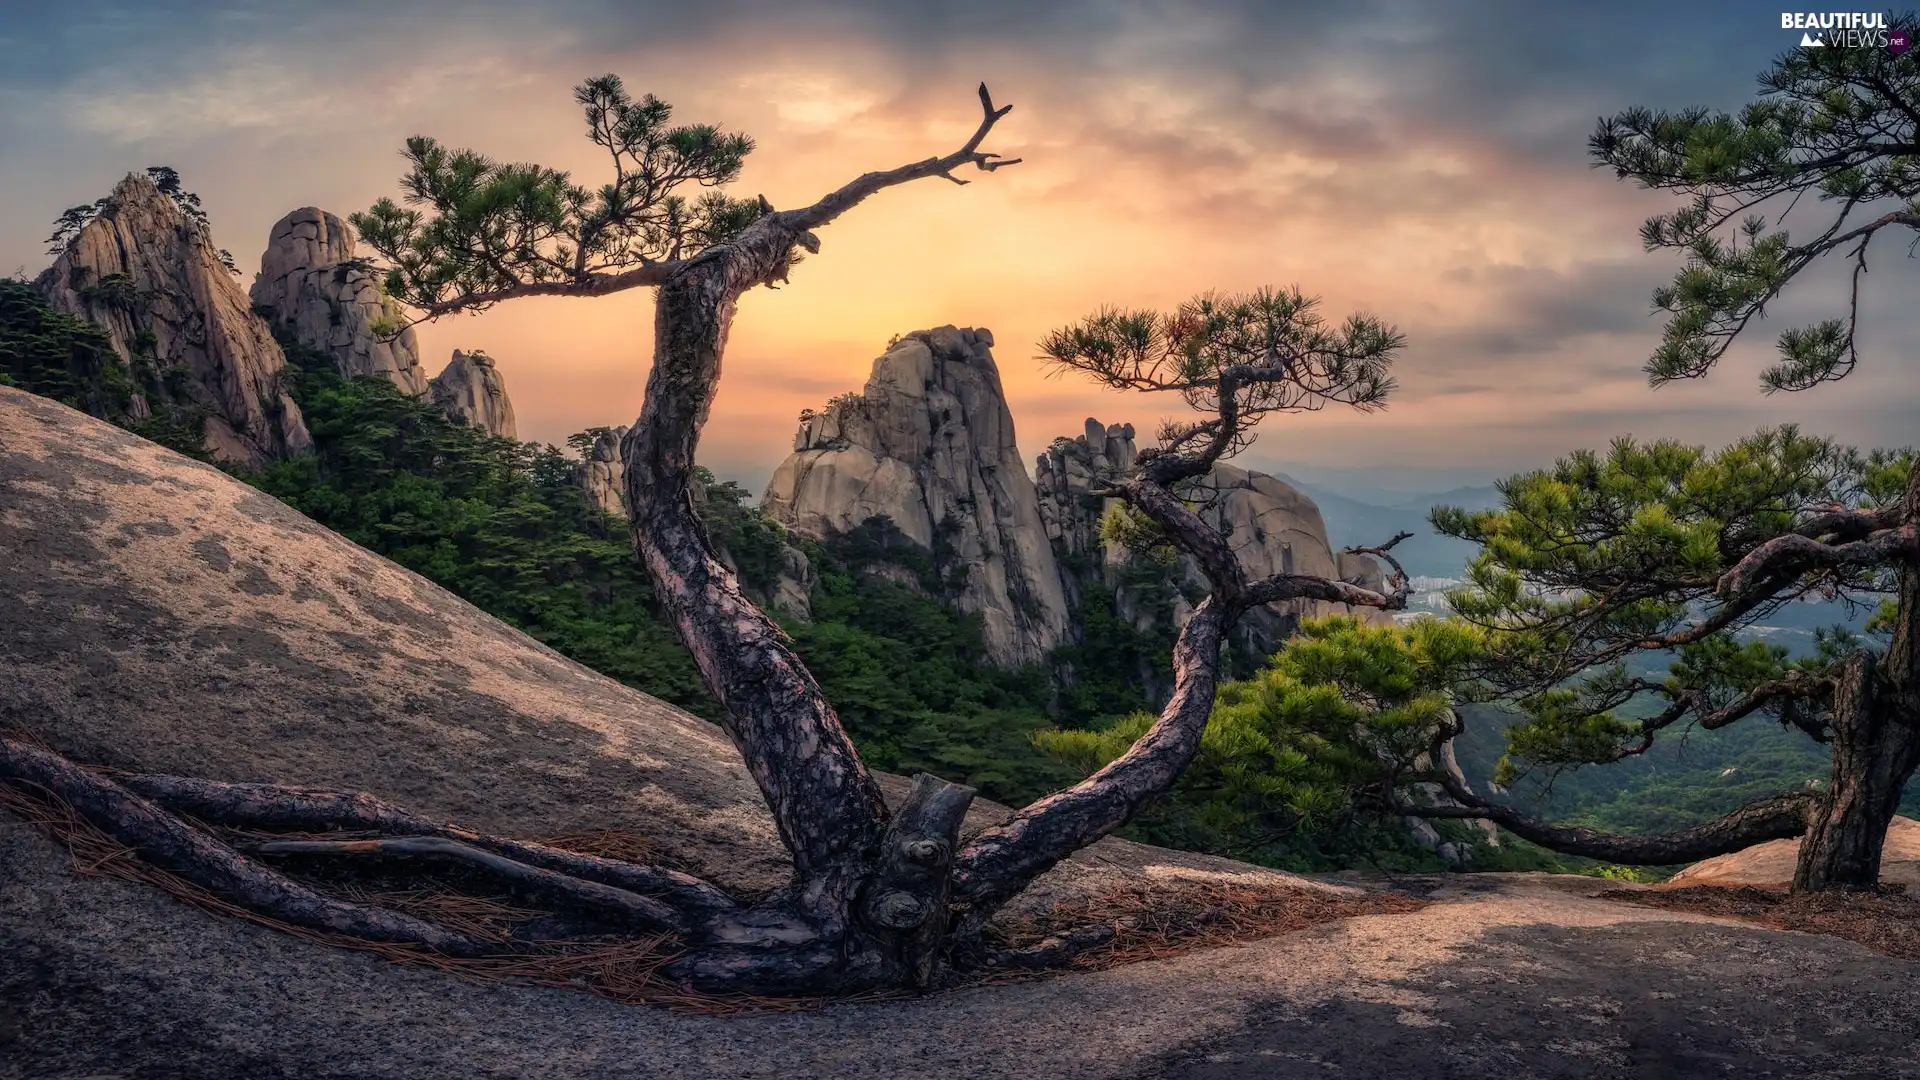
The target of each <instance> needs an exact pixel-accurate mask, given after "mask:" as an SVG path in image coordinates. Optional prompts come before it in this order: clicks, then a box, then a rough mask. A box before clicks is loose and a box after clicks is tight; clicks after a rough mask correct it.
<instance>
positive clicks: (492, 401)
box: [427, 349, 520, 439]
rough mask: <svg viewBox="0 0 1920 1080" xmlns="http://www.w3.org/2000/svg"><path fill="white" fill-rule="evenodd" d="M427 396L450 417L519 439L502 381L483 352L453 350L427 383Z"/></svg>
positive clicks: (504, 381) (505, 436) (483, 429)
mask: <svg viewBox="0 0 1920 1080" xmlns="http://www.w3.org/2000/svg"><path fill="white" fill-rule="evenodd" d="M427 395H428V397H429V398H430V399H431V400H432V401H433V403H434V404H435V405H438V406H439V407H440V410H441V411H442V412H444V413H446V414H447V415H448V416H449V417H451V418H453V419H454V420H458V421H459V422H460V423H463V424H465V425H467V426H468V427H472V428H479V429H480V430H481V431H484V432H486V433H487V434H489V435H498V436H501V437H503V438H508V439H516V438H519V436H520V432H519V429H518V428H517V427H516V426H515V424H514V422H513V402H512V401H511V400H509V399H508V397H507V383H506V380H505V379H503V378H502V377H501V376H500V368H499V367H498V366H496V365H495V364H494V362H493V357H491V356H488V355H487V354H486V353H483V352H479V351H478V350H476V351H474V352H461V351H460V350H459V349H455V350H453V359H452V360H449V361H448V362H447V366H446V367H445V368H443V369H441V371H440V374H438V375H435V376H434V377H433V380H432V381H431V382H429V383H428V384H427Z"/></svg>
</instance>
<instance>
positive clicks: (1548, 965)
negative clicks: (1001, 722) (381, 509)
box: [0, 387, 1920, 1080]
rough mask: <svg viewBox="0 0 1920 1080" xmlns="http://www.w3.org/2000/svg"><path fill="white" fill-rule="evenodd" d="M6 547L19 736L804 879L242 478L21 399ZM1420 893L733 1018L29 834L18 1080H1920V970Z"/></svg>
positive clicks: (10, 968)
mask: <svg viewBox="0 0 1920 1080" xmlns="http://www.w3.org/2000/svg"><path fill="white" fill-rule="evenodd" d="M0 551H4V552H6V553H7V555H8V557H7V558H6V559H4V560H0V671H4V672H5V675H6V677H5V678H0V723H5V724H11V725H15V726H20V727H25V728H26V729H27V730H28V731H29V732H30V733H32V734H34V735H35V736H37V737H39V738H41V739H43V740H45V741H48V742H51V743H53V744H55V745H56V746H58V747H59V748H61V749H63V750H65V751H67V752H68V753H71V754H73V755H76V756H78V757H81V758H83V759H86V760H90V761H96V762H100V763H103V764H108V765H115V766H120V767H124V768H132V769H142V770H166V771H171V772H181V773H192V774H196V775H202V776H209V777H213V778H216V779H224V780H263V781H264V780H271V781H276V782H281V783H295V784H305V785H310V786H316V787H341V788H353V789H361V790H367V791H371V792H372V793H374V794H377V795H381V796H383V797H386V798H388V799H392V800H394V801H396V802H399V803H402V804H403V805H408V806H411V807H413V808H415V809H418V810H421V811H423V812H425V813H428V814H432V815H436V816H440V817H444V818H448V819H451V820H454V821H458V822H461V823H463V824H466V825H469V826H472V827H477V828H482V829H486V830H489V831H496V832H502V833H509V834H517V835H521V836H543V835H555V834H563V833H579V832H586V831H591V830H593V829H597V828H627V829H635V828H637V829H641V830H644V831H646V832H648V833H650V834H651V835H652V836H653V837H654V838H655V839H656V840H657V842H658V843H659V844H660V845H661V846H662V847H663V848H664V849H666V851H667V852H668V853H669V854H673V855H678V856H680V857H683V858H687V859H688V860H689V861H691V862H693V863H694V864H695V866H696V867H697V868H699V869H700V870H701V871H702V872H704V873H706V874H707V875H708V876H710V877H714V878H717V879H720V880H723V881H725V882H727V883H728V884H731V885H736V886H741V887H754V886H761V885H766V884H770V883H777V882H778V881H779V880H780V879H781V877H782V874H783V869H782V865H781V859H780V857H779V852H778V848H777V844H776V843H775V841H774V837H773V830H772V828H771V826H770V823H769V822H768V821H767V820H766V817H765V814H764V813H763V812H762V811H761V809H760V806H759V798H758V795H757V793H756V792H754V791H753V789H752V786H751V784H750V782H749V781H748V779H747V776H746V774H745V771H744V770H743V769H742V768H741V767H740V765H739V762H738V758H737V755H735V753H734V751H733V749H732V747H731V746H730V745H729V744H728V743H727V740H726V739H725V737H724V736H723V735H722V734H721V733H720V732H719V731H718V730H717V729H715V728H713V727H711V726H709V725H707V724H705V723H704V722H702V721H700V720H697V719H695V718H693V717H690V716H687V715H686V714H684V713H680V712H678V711H677V710H674V709H672V708H670V707H668V706H666V705H663V704H661V703H659V702H657V701H654V700H653V699H651V698H648V697H646V696H645V695H643V694H639V693H636V692H634V691H632V690H628V689H626V688H624V687H622V686H619V685H618V684H615V683H613V682H610V681H609V680H606V679H604V678H601V677H599V676H597V675H594V674H592V673H591V672H588V671H586V670H584V669H582V668H579V667H578V666H576V665H573V664H571V663H569V662H568V661H566V660H564V659H562V658H561V657H559V656H557V655H555V654H554V653H552V652H551V651H549V650H546V649H544V648H543V647H541V646H540V645H538V644H536V643H534V642H532V641H531V640H529V639H527V638H526V637H524V636H522V635H520V634H518V633H516V632H514V631H513V630H511V629H509V628H507V627H506V626H504V625H502V624H500V623H498V622H496V621H494V620H493V619H491V618H488V617H487V616H485V615H483V614H481V613H480V612H478V611H476V610H474V609H473V608H471V607H469V606H467V605H466V604H464V603H462V602H461V601H459V600H457V599H456V598H454V597H452V596H450V595H448V594H446V593H445V592H443V591H441V590H439V589H438V588H436V587H434V586H433V585H431V584H429V583H427V582H425V581H424V580H422V579H420V578H418V577H416V576H414V575H413V574H410V573H408V572H406V571H404V570H400V569H398V568H397V567H394V566H393V565H392V564H390V563H387V562H385V561H384V560H381V559H379V558H377V557H375V556H373V555H370V554H368V553H366V552H364V551H362V550H360V549H358V548H356V547H354V546H353V545H351V544H349V543H347V542H346V541H345V540H343V539H341V538H339V537H337V536H334V535H333V534H331V533H328V532H327V531H325V530H323V529H321V528H319V527H318V526H316V525H314V524H312V523H311V522H309V521H307V520H306V519H305V518H303V517H301V516H300V515H298V514H296V513H294V512H293V511H291V510H289V509H287V508H286V507H285V506H283V505H281V504H280V503H278V502H276V501H275V500H273V499H270V498H268V497H266V496H264V495H261V494H258V493H256V492H254V491H252V490H251V489H249V488H247V487H245V486H243V485H241V484H239V483H237V482H236V481H234V480H232V479H230V478H229V477H226V476H224V475H222V474H221V473H219V472H217V471H216V470H213V469H210V468H206V467H204V466H200V465H196V464H194V463H191V462H188V461H185V460H184V459H182V458H180V457H178V456H176V455H173V454H171V453H168V452H166V451H164V450H160V449H159V448H157V447H154V446H152V445H151V444H148V443H145V442H143V441H141V440H139V439H137V438H134V437H132V436H130V435H128V434H126V433H125V432H122V431H120V430H119V429H117V428H114V427H111V426H110V425H107V424H104V423H101V422H97V421H94V420H91V419H89V418H87V417H84V416H82V415H80V414H78V413H75V412H73V411H72V410H70V409H66V408H64V407H62V406H59V405H56V404H53V403H51V402H47V401H45V400H43V399H39V398H34V397H31V396H29V395H26V394H22V393H20V392H18V391H14V390H10V389H7V388H4V387H0ZM882 782H883V784H884V785H885V786H886V787H887V788H888V789H889V791H890V792H892V793H893V794H894V797H897V796H898V792H899V791H900V789H901V786H902V785H901V783H900V782H899V781H898V780H897V779H896V778H891V777H883V778H882ZM997 812H998V811H996V810H995V808H992V807H985V808H983V810H982V816H981V817H979V818H975V819H973V821H972V822H970V827H973V826H977V825H978V824H979V823H980V822H981V821H982V820H984V819H986V818H990V817H992V816H994V815H995V814H996V813H997ZM1229 873H1230V874H1236V875H1243V874H1251V875H1259V876H1261V877H1269V878H1271V879H1274V880H1281V879H1283V878H1284V876H1283V875H1275V874H1272V872H1270V871H1258V870H1255V869H1253V868H1250V867H1244V866H1239V865H1237V864H1233V863H1228V862H1225V861H1224V860H1216V859H1205V858H1202V857H1198V856H1188V855H1181V854H1178V853H1173V852H1163V851H1159V850H1157V849H1152V848H1146V847H1142V846H1140V845H1136V844H1127V843H1123V842H1114V841H1105V842H1102V843H1101V844H1098V845H1096V846H1095V847H1094V848H1092V849H1090V850H1089V851H1087V852H1083V853H1082V854H1081V855H1080V856H1077V857H1076V858H1075V859H1074V860H1072V861H1071V862H1069V863H1068V864H1066V865H1064V866H1062V867H1060V868H1059V869H1057V870H1055V871H1054V872H1053V873H1052V874H1049V875H1048V876H1047V877H1046V878H1043V879H1042V882H1041V883H1040V884H1041V886H1042V887H1041V889H1040V890H1039V891H1038V893H1037V894H1036V895H1035V896H1034V897H1033V898H1032V902H1035V903H1044V902H1048V901H1050V900H1053V899H1060V898H1064V897H1067V896H1072V895H1078V894H1084V891H1085V890H1087V889H1089V888H1094V887H1098V886H1100V885H1101V884H1103V883H1109V882H1112V881H1114V880H1116V878H1117V877H1118V876H1122V875H1124V876H1126V877H1129V878H1137V877H1139V876H1143V875H1144V876H1147V877H1163V876H1191V875H1194V874H1204V875H1209V876H1213V875H1220V874H1229ZM1292 880H1296V881H1297V880H1298V879H1292ZM1406 884H1409V885H1411V886H1418V887H1422V888H1425V889H1430V890H1434V891H1431V892H1430V893H1429V895H1430V898H1431V899H1432V900H1433V901H1434V903H1433V904H1432V906H1430V907H1428V908H1426V909H1424V910H1422V911H1419V912H1415V913H1413V914H1411V915H1396V916H1374V917H1368V918H1362V919H1356V920H1351V921H1348V922H1344V923H1334V924H1324V925H1320V926H1317V927H1314V928H1312V929H1309V930H1306V931H1303V932H1300V933H1297V934H1291V935H1286V936H1282V937H1277V938H1272V939H1269V940H1266V941H1262V942H1257V943H1255V944H1252V945H1249V946H1247V947H1243V948H1234V949H1221V950H1213V951H1208V952H1199V953H1191V954H1188V955H1185V956H1181V957H1178V958H1175V959H1173V960H1170V961H1164V962H1155V963H1143V964H1136V965H1132V966H1128V967H1123V968H1118V969H1114V970H1111V971H1106V972H1102V973H1099V974H1093V975H1071V976H1065V977H1061V978H1055V979H1049V980H1045V981H1039V982H1028V983H1018V984H1014V985H1007V986H988V987H981V988H977V989H973V990H967V991H963V992H957V993H948V994H942V995H936V996H933V997H928V998H924V999H919V1000H912V1001H895V1002H881V1003H872V1004H859V1005H841V1006H835V1007H831V1008H825V1009H819V1010H815V1011H810V1012H802V1013H763V1014H756V1015H748V1016H734V1017H714V1016H701V1015H690V1014H684V1013H669V1012H662V1011H660V1010H656V1009H647V1008H638V1007H633V1006H625V1005H620V1004H616V1003H613V1002H610V1001H606V1000H603V999H600V998H596V997H593V996H590V995H588V994H585V993H580V992H575V991H570V990H564V989H552V988H541V987H532V986H519V985H487V984H473V983H468V982H463V981H461V980H458V979H456V978H453V977H451V976H449V975H446V974H443V973H440V972H437V971H433V970H430V969H426V968H422V967H416V966H403V965H398V964H393V963H390V962H388V961H386V960H383V959H381V958H379V957H377V956H374V955H371V954H368V953H363V952H350V951H346V950H340V949H332V948H328V947H325V946H321V945H316V944H314V943H312V942H308V941H305V940H301V939H299V938H295V937H293V936H291V935H287V934H282V933H278V932H274V931H270V930H266V929H262V928H260V927H256V926H253V925H251V924H249V923H246V922H243V921H240V920H237V919H231V918H223V917H217V916H213V915H210V914H207V913H206V912H203V911H201V910H199V909H196V908H192V907H188V906H186V905H184V904H182V903H180V902H179V901H177V900H175V899H173V898H171V897H169V896H167V895H165V894H163V893H161V892H159V891H158V890H155V889H152V888H150V887H147V886H143V885H135V884H129V883H126V882H123V881H118V880H110V879H102V878H98V877H90V876H85V875H82V874H79V873H76V872H75V868H74V866H73V864H72V862H71V860H70V859H69V858H68V857H67V855H66V854H65V853H64V852H63V851H61V850H60V849H58V848H56V847H55V846H53V845H52V844H51V843H50V842H49V841H48V840H47V839H46V838H45V836H44V835H43V834H42V833H40V832H39V831H38V830H37V829H36V828H34V827H32V826H29V825H26V824H24V823H21V822H19V821H18V820H17V819H14V818H12V817H9V816H8V815H6V814H5V813H4V812H0V1080H17V1078H27V1077H33V1078H48V1077H67V1078H75V1080H78V1078H80V1077H88V1076H93V1077H108V1076H112V1077H126V1078H133V1077H140V1078H147V1077H151V1078H155V1080H159V1078H167V1080H227V1078H231V1077H235V1076H246V1077H253V1078H261V1080H293V1078H300V1080H415V1078H419V1077H438V1076H445V1077H498V1078H502V1080H505V1078H509V1077H511V1078H514V1080H535V1078H538V1080H545V1078H553V1080H560V1078H575V1077H594V1078H596V1080H638V1078H656V1077H657V1078H674V1077H687V1076H698V1077H703V1078H709V1080H733V1078H742V1080H745V1078H754V1080H813V1078H821V1080H825V1078H853V1080H881V1078H884V1080H935V1078H938V1080H972V1078H988V1077H993V1078H1002V1080H1004V1078H1009V1077H1014V1078H1020V1077H1032V1078H1036V1080H1037V1078H1046V1080H1055V1078H1059V1080H1118V1078H1167V1080H1173V1078H1181V1080H1199V1078H1220V1080H1226V1078H1233V1080H1240V1078H1246V1077H1264V1076H1276V1077H1277V1076H1294V1075H1311V1076H1316V1077H1334V1078H1342V1077H1369V1078H1372V1077H1380V1076H1393V1077H1407V1078H1419V1080H1427V1078H1440V1077H1455V1076H1490V1075H1497V1076H1504V1077H1513V1078H1516V1080H1518V1078H1522V1077H1576V1076H1577V1077H1583V1078H1615V1077H1618V1078H1626V1077H1635V1078H1638V1077H1649V1076H1675V1077H1678V1076H1698V1075H1722V1074H1724V1075H1744V1076H1770V1075H1773V1076H1785V1075H1791V1076H1860V1077H1868V1076H1871V1077H1875V1078H1880V1077H1915V1076H1920V1055H1917V1054H1916V1053H1915V1050H1914V1044H1913V1040H1912V1017H1913V1003H1914V1001H1915V1000H1920V965H1915V964H1912V963H1903V962H1900V961H1896V960H1891V959H1888V958H1886V957H1883V956H1878V955H1875V954H1873V953H1870V952H1867V951H1866V950H1864V949H1861V948H1859V947H1857V946H1853V945H1849V944H1846V943H1844V942H1839V941H1835V940H1832V939H1828V938H1822V937H1818V936H1814V935H1806V934H1782V933H1775V932H1771V931H1767V930H1763V929H1759V928H1756V927H1752V926H1745V925H1732V924H1726V923H1718V922H1714V921H1712V920H1707V919H1703V918H1699V917H1695V916H1687V915H1682V914H1677V913H1672V912H1665V911H1656V910H1653V909H1649V908H1643V907H1629V906H1624V905H1621V904H1616V903H1610V902H1605V901H1601V900H1598V899H1594V898H1591V897H1590V896H1588V895H1585V894H1586V893H1589V892H1591V891H1593V890H1594V889H1596V888H1602V887H1612V886H1613V885H1614V883H1611V882H1601V881H1595V880H1593V879H1584V878H1583V879H1574V880H1572V881H1567V880H1564V879H1553V878H1528V877H1522V876H1504V875H1493V876H1481V877H1469V878H1459V879H1454V880H1452V881H1447V882H1428V883H1426V884H1425V885H1424V886H1422V885H1421V883H1420V882H1417V881H1416V882H1409V883H1406Z"/></svg>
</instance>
